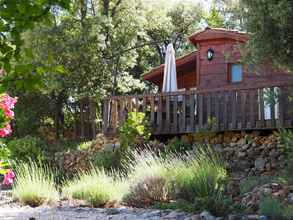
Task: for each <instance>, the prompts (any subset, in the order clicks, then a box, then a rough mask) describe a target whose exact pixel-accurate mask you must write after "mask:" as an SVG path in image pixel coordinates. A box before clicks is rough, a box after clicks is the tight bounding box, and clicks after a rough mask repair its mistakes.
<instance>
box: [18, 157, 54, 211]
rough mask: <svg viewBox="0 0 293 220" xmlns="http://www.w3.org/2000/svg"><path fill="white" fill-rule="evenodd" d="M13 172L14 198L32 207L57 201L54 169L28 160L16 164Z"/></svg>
mask: <svg viewBox="0 0 293 220" xmlns="http://www.w3.org/2000/svg"><path fill="white" fill-rule="evenodd" d="M15 172H16V180H15V183H14V186H13V189H12V196H13V198H14V199H16V200H18V201H20V202H21V203H23V204H25V205H30V206H33V207H35V206H39V205H42V204H44V203H55V202H57V201H58V199H59V193H58V192H57V190H56V187H55V183H54V176H55V175H54V171H53V170H52V169H50V168H49V167H48V166H47V165H44V164H42V163H36V162H33V161H30V162H28V163H21V164H18V165H17V167H16V169H15Z"/></svg>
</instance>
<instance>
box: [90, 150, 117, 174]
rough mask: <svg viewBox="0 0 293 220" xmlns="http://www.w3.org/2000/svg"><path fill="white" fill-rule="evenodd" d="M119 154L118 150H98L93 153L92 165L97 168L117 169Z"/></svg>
mask: <svg viewBox="0 0 293 220" xmlns="http://www.w3.org/2000/svg"><path fill="white" fill-rule="evenodd" d="M120 160H121V155H120V152H119V151H114V152H113V151H100V152H98V153H97V154H96V155H95V158H94V165H95V166H96V167H98V168H101V169H105V170H107V171H110V170H113V169H114V170H118V169H119V168H120V167H121V161H120Z"/></svg>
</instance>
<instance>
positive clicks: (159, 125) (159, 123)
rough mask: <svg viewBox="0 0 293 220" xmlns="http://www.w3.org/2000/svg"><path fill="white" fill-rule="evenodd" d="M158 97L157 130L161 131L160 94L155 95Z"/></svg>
mask: <svg viewBox="0 0 293 220" xmlns="http://www.w3.org/2000/svg"><path fill="white" fill-rule="evenodd" d="M157 98H158V111H157V132H161V131H162V128H163V124H162V96H161V95H159V96H157Z"/></svg>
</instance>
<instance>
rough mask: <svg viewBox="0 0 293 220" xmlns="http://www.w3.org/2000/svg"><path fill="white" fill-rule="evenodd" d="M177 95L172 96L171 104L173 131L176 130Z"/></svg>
mask: <svg viewBox="0 0 293 220" xmlns="http://www.w3.org/2000/svg"><path fill="white" fill-rule="evenodd" d="M177 97H178V96H177V95H175V96H173V97H172V98H173V102H174V103H173V105H174V109H173V131H174V133H176V132H177V123H178V122H177V108H178V105H177Z"/></svg>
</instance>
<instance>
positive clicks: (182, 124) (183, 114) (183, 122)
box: [180, 94, 186, 133]
mask: <svg viewBox="0 0 293 220" xmlns="http://www.w3.org/2000/svg"><path fill="white" fill-rule="evenodd" d="M181 97H182V109H181V120H180V131H181V132H182V133H183V132H185V127H186V96H185V94H184V95H182V96H181Z"/></svg>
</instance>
